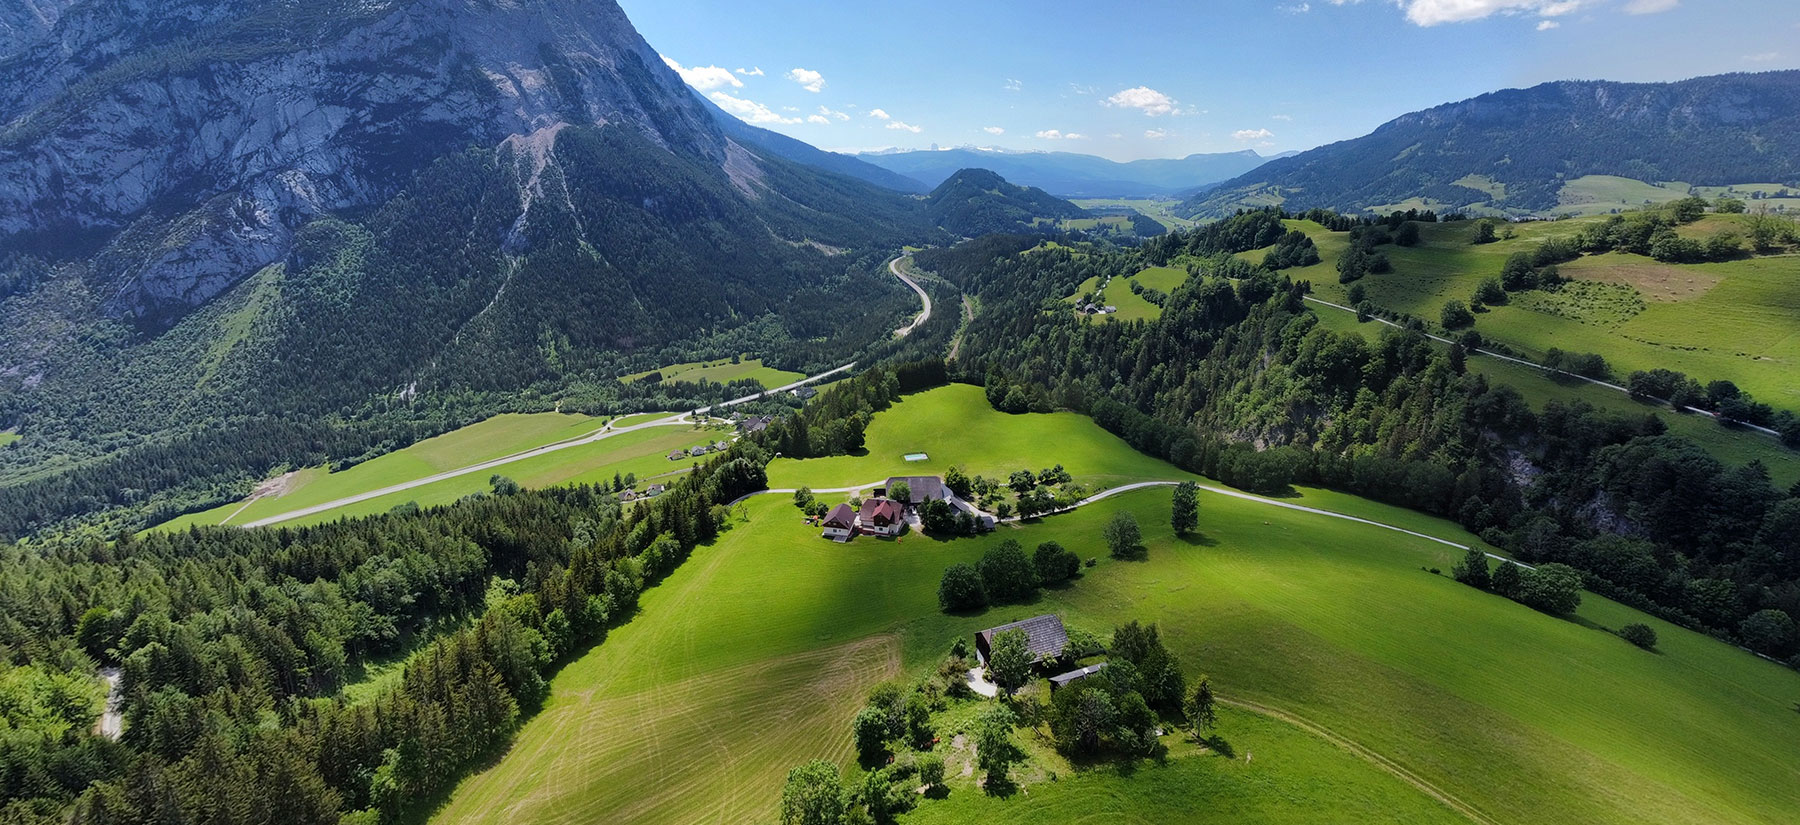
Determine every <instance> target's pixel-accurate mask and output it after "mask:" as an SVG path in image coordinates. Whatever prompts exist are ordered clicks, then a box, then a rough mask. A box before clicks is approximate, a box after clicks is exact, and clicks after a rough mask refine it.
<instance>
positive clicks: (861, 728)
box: [850, 705, 888, 762]
mask: <svg viewBox="0 0 1800 825" xmlns="http://www.w3.org/2000/svg"><path fill="white" fill-rule="evenodd" d="M850 730H851V735H852V737H853V738H854V739H855V740H856V752H857V754H858V755H860V756H861V757H862V758H863V760H864V761H865V762H867V761H870V760H873V759H875V758H876V757H878V756H880V755H882V754H883V753H885V752H886V751H887V738H888V718H887V714H886V713H885V712H883V711H882V710H881V708H878V707H875V706H874V705H868V706H865V707H864V708H863V709H862V710H861V711H858V712H857V714H856V720H855V721H854V722H852V723H851V725H850Z"/></svg>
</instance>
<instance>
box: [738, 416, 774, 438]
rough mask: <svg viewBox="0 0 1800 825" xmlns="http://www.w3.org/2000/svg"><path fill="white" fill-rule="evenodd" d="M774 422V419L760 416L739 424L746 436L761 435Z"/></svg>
mask: <svg viewBox="0 0 1800 825" xmlns="http://www.w3.org/2000/svg"><path fill="white" fill-rule="evenodd" d="M773 420H774V419H772V418H770V417H768V416H766V415H759V416H756V417H755V418H746V419H744V420H743V421H741V422H739V423H738V429H739V430H742V431H743V432H744V434H745V435H751V434H754V433H760V432H762V431H763V430H766V429H768V428H769V422H770V421H773Z"/></svg>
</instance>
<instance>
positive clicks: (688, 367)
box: [620, 358, 806, 389]
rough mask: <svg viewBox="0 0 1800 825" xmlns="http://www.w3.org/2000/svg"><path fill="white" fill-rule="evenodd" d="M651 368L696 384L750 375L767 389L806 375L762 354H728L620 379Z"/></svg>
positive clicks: (633, 378)
mask: <svg viewBox="0 0 1800 825" xmlns="http://www.w3.org/2000/svg"><path fill="white" fill-rule="evenodd" d="M652 372H660V373H662V380H663V383H665V384H667V383H669V382H671V381H686V382H689V383H696V384H697V383H699V382H701V381H711V382H713V383H715V384H728V383H731V382H732V381H743V380H747V379H748V380H754V381H756V382H757V383H759V384H761V385H763V388H764V389H772V388H774V387H782V386H786V385H788V384H792V383H794V382H795V381H798V380H800V379H802V378H805V377H806V376H805V375H802V374H800V373H797V372H788V371H787V370H778V369H775V368H774V367H765V366H763V362H762V359H760V358H747V359H744V360H742V361H740V362H738V363H736V364H733V363H731V359H729V358H721V359H719V360H717V361H694V362H690V363H686V364H675V365H674V366H668V367H663V368H662V369H660V370H650V371H647V372H639V373H634V374H632V375H627V376H625V377H624V378H622V379H620V380H622V381H625V382H627V383H629V382H632V381H636V380H638V379H641V378H643V377H645V376H647V375H649V374H651V373H652Z"/></svg>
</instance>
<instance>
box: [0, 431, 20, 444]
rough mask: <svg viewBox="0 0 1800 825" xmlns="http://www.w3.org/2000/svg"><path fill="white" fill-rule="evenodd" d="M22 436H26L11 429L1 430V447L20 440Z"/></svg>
mask: <svg viewBox="0 0 1800 825" xmlns="http://www.w3.org/2000/svg"><path fill="white" fill-rule="evenodd" d="M21 438H24V436H22V435H19V434H18V433H15V432H13V431H11V430H6V431H4V432H0V447H5V446H7V445H9V444H11V443H13V442H14V441H18V440H19V439H21Z"/></svg>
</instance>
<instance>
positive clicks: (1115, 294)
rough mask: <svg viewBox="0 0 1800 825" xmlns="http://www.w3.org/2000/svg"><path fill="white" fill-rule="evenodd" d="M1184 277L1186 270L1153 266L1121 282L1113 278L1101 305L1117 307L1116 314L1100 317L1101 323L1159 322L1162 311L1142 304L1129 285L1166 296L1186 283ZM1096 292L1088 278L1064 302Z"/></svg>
mask: <svg viewBox="0 0 1800 825" xmlns="http://www.w3.org/2000/svg"><path fill="white" fill-rule="evenodd" d="M1187 277H1188V274H1187V271H1186V270H1182V269H1176V268H1174V267H1168V266H1155V267H1151V268H1149V269H1146V270H1144V271H1142V272H1139V273H1137V274H1136V275H1131V276H1129V277H1124V278H1114V279H1113V282H1112V283H1110V284H1107V285H1106V292H1105V294H1104V297H1103V303H1105V304H1110V305H1112V306H1114V307H1117V308H1118V311H1117V312H1113V313H1108V314H1106V315H1104V316H1101V317H1102V320H1116V321H1149V320H1153V319H1156V318H1161V317H1162V307H1159V306H1157V305H1155V304H1153V303H1150V302H1149V301H1147V300H1145V299H1144V297H1143V296H1142V295H1139V294H1137V293H1135V292H1132V291H1131V283H1132V282H1133V281H1136V282H1137V283H1140V284H1143V285H1144V286H1146V287H1149V288H1151V289H1160V290H1162V291H1163V292H1169V291H1171V290H1173V289H1174V288H1175V287H1178V286H1180V285H1181V283H1182V282H1183V281H1186V280H1187ZM1099 288H1100V281H1099V279H1098V278H1089V279H1087V280H1086V281H1083V282H1082V284H1081V286H1080V287H1078V288H1077V289H1076V290H1075V294H1074V295H1071V296H1069V298H1068V299H1067V300H1069V301H1070V302H1075V301H1078V300H1079V299H1080V298H1081V296H1083V295H1086V294H1087V293H1089V292H1093V291H1094V290H1096V289H1099Z"/></svg>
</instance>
